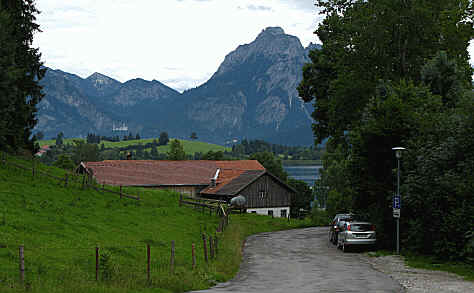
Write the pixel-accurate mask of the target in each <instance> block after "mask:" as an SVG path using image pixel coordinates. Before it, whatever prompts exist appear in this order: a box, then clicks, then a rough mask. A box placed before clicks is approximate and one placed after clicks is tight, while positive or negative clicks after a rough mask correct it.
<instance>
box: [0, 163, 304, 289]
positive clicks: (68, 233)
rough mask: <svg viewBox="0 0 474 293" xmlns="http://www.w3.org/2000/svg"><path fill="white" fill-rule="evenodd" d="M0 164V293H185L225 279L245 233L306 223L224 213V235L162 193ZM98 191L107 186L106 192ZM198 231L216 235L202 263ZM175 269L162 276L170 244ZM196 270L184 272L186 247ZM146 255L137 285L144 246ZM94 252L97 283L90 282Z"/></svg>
mask: <svg viewBox="0 0 474 293" xmlns="http://www.w3.org/2000/svg"><path fill="white" fill-rule="evenodd" d="M7 162H9V163H12V162H14V163H16V164H19V165H22V166H25V167H27V168H32V166H33V164H34V165H35V169H36V174H35V176H33V172H32V171H31V170H22V169H20V168H18V167H15V166H12V165H11V164H9V163H8V164H3V163H1V162H0V264H1V265H0V292H24V291H25V290H27V291H28V292H185V291H189V290H197V289H204V288H208V287H210V286H212V285H214V284H216V283H217V282H223V281H226V280H228V279H230V278H232V277H233V276H234V275H235V273H236V272H237V270H238V267H239V264H240V261H241V246H242V242H243V240H244V239H245V238H246V237H247V236H249V235H251V234H255V233H259V232H265V231H276V230H282V229H290V228H296V227H302V226H305V225H308V224H309V223H308V222H304V221H298V220H291V221H290V222H288V221H286V220H282V219H276V218H275V219H272V218H270V217H267V216H257V215H252V214H244V215H237V214H232V215H231V216H230V220H229V226H228V227H227V229H226V230H225V231H224V232H216V229H217V226H218V222H219V218H218V217H217V216H216V215H214V214H213V215H209V213H208V212H205V213H202V212H201V211H200V210H195V209H193V208H191V207H188V206H186V207H184V206H183V207H180V206H179V205H178V197H179V195H178V194H176V193H173V192H168V191H158V190H152V189H136V188H126V189H125V190H124V192H126V193H129V194H132V195H136V194H139V195H140V201H136V200H133V199H127V198H122V199H121V198H120V197H119V196H118V195H116V194H112V193H107V192H106V193H102V192H98V191H96V190H94V189H87V188H86V189H82V184H81V183H82V180H81V178H80V177H78V178H75V179H73V177H72V176H69V178H70V179H69V181H68V186H67V187H65V186H64V181H59V180H57V179H55V178H51V177H47V176H39V175H38V171H41V172H44V173H48V174H52V175H54V176H57V177H60V178H64V177H65V171H63V170H61V169H57V168H54V167H48V166H45V165H41V164H39V163H37V162H33V161H32V160H25V159H21V158H16V157H8V159H7ZM106 188H108V189H112V188H113V187H110V186H106ZM202 234H206V235H207V236H209V235H211V236H213V237H216V236H217V237H218V239H219V247H218V255H217V258H216V259H214V260H211V261H209V263H206V262H205V261H204V251H203V243H202ZM172 241H174V243H175V266H174V270H173V271H171V267H170V259H171V257H170V256H171V252H170V251H171V242H172ZM193 243H194V244H195V247H196V264H197V265H196V268H194V269H193V268H192V244H193ZM20 245H23V246H24V255H25V281H24V282H23V283H22V282H20V281H19V280H20V278H19V247H20ZM147 245H150V251H151V267H150V269H151V270H150V271H151V275H150V276H151V280H150V281H148V280H147V273H146V272H147V270H146V264H147V260H146V255H147V253H146V246H147ZM96 247H98V248H99V254H100V258H99V260H100V265H99V281H96V279H95V278H96V260H95V253H96Z"/></svg>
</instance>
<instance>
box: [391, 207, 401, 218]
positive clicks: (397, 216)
mask: <svg viewBox="0 0 474 293" xmlns="http://www.w3.org/2000/svg"><path fill="white" fill-rule="evenodd" d="M393 217H394V218H400V209H393Z"/></svg>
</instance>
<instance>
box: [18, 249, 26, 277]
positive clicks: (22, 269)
mask: <svg viewBox="0 0 474 293" xmlns="http://www.w3.org/2000/svg"><path fill="white" fill-rule="evenodd" d="M24 249H25V246H23V245H20V248H19V253H20V282H21V284H23V283H24V282H25V253H24Z"/></svg>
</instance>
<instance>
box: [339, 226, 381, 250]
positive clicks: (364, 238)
mask: <svg viewBox="0 0 474 293" xmlns="http://www.w3.org/2000/svg"><path fill="white" fill-rule="evenodd" d="M376 240H377V238H376V234H375V225H374V224H372V223H370V222H360V221H346V222H345V223H344V225H343V226H342V227H341V230H340V231H339V233H338V241H337V247H338V248H341V249H342V251H344V252H347V250H348V249H349V248H350V247H354V246H361V245H363V246H369V247H374V246H375V242H376Z"/></svg>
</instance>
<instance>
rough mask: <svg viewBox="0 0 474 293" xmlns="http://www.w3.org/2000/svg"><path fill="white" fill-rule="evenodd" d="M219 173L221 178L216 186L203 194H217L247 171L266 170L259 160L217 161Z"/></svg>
mask: <svg viewBox="0 0 474 293" xmlns="http://www.w3.org/2000/svg"><path fill="white" fill-rule="evenodd" d="M215 162H216V164H217V166H218V168H219V169H220V171H219V177H218V178H217V181H216V186H215V187H212V186H209V187H207V188H205V189H204V190H202V191H201V192H202V193H206V194H216V193H217V192H218V191H219V190H220V189H221V188H223V187H224V186H226V185H227V184H229V183H230V182H231V181H232V180H234V179H236V178H238V177H239V176H240V175H242V174H243V173H244V172H246V171H250V170H262V171H264V170H265V168H264V167H263V166H262V165H261V164H260V163H259V162H258V161H257V160H241V161H215Z"/></svg>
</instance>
